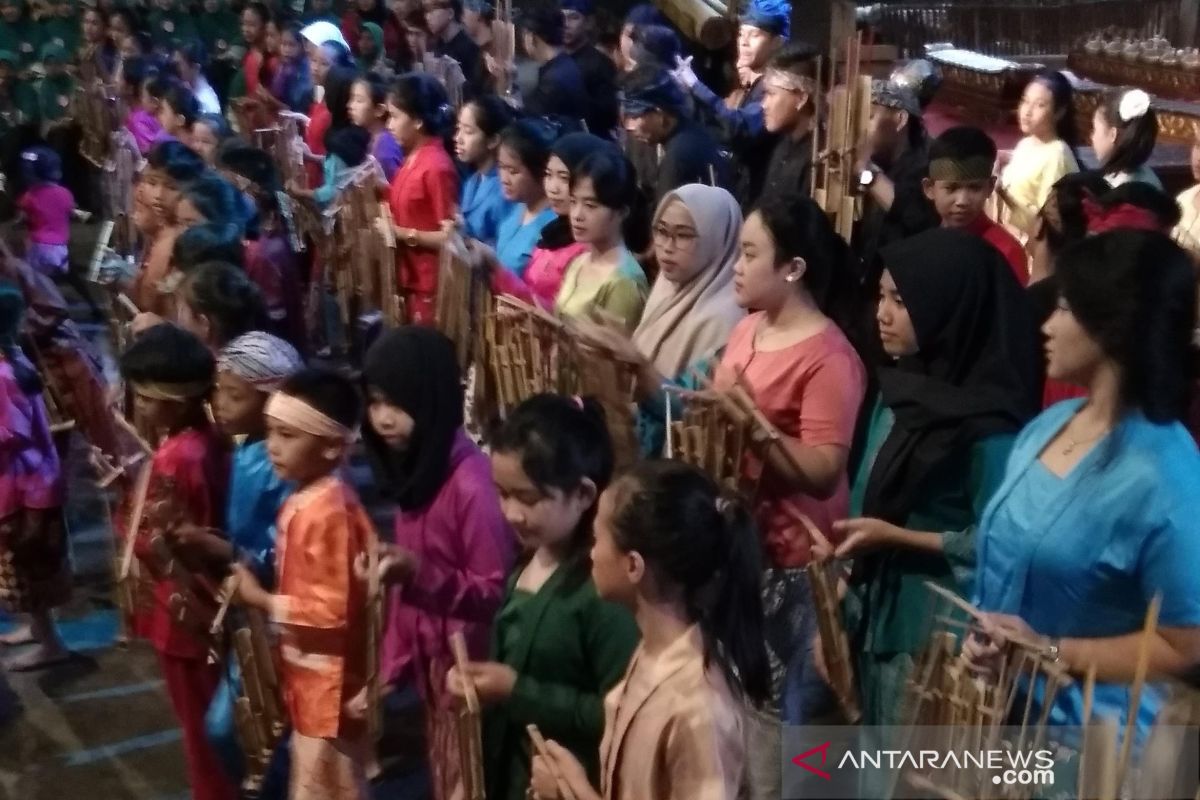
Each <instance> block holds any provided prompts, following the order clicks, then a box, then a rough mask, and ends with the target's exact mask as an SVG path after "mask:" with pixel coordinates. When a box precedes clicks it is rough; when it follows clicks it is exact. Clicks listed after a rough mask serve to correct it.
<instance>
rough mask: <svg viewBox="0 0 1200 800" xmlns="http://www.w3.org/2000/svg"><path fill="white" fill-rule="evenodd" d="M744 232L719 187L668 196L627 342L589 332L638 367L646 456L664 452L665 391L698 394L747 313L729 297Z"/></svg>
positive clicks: (684, 189) (695, 186) (613, 334)
mask: <svg viewBox="0 0 1200 800" xmlns="http://www.w3.org/2000/svg"><path fill="white" fill-rule="evenodd" d="M741 230H742V213H741V210H740V208H739V207H738V203H737V201H736V200H734V198H733V195H731V194H730V193H729V192H727V191H725V190H724V189H721V188H719V187H715V186H706V185H704V184H701V183H692V184H688V185H686V186H681V187H679V188H678V189H676V190H675V191H673V192H669V193H668V194H667V195H666V196H664V197H663V199H662V201H661V202H660V203H659V204H658V209H657V210H656V211H655V213H654V220H653V223H652V227H651V231H652V233H653V237H654V254H655V258H656V259H657V261H658V268H659V272H658V278H657V279H656V280H655V282H654V286H653V288H651V290H650V296H649V298H648V299H647V300H646V307H645V310H644V311H643V312H642V321H641V324H639V325H638V327H637V329H636V330H635V331H634V332H633V339H632V341H629V340H628V339H625V338H624V337H623V336H622V335H621V334H620V333H619V332H617V331H615V330H613V329H611V328H604V329H600V328H599V327H598V326H587V327H588V331H587V332H588V333H591V334H593V338H596V339H599V340H601V343H602V344H604V345H605V346H606V347H608V348H610V349H612V350H614V351H615V352H616V353H618V354H620V355H622V356H625V357H628V358H630V359H632V360H636V361H638V362H640V363H641V364H642V369H641V371H640V375H639V380H638V391H637V395H638V400H639V403H640V407H641V414H640V415H639V417H640V419H639V428H640V431H639V433H640V438H641V441H642V450H643V452H644V453H645V454H646V455H648V456H657V455H660V454H661V451H662V447H663V438H664V434H665V430H664V427H663V426H664V409H663V403H664V398H663V391H662V385H663V384H664V383H674V384H678V385H681V386H685V387H687V388H698V386H697V384H698V383H699V381H698V376H699V375H701V374H707V373H708V372H709V369H708V366H709V365H711V363H712V362H713V359H714V357H716V356H718V355H719V354H720V351H721V350H722V348H724V346H725V343H726V341H728V339H729V332H730V331H731V330H733V326H734V325H736V324H737V322H738V320H740V319H741V318H742V317H743V316H744V315H745V311H743V310H742V309H741V308H739V307H738V304H737V301H736V299H735V298H734V291H733V266H734V264H735V263H736V262H737V259H738V243H739V238H740V234H741Z"/></svg>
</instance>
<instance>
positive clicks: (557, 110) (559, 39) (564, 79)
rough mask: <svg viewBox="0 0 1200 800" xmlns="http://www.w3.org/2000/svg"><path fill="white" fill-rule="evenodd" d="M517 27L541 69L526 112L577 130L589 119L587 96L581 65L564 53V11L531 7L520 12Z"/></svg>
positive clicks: (526, 105) (530, 53)
mask: <svg viewBox="0 0 1200 800" xmlns="http://www.w3.org/2000/svg"><path fill="white" fill-rule="evenodd" d="M517 24H519V25H520V26H521V31H522V34H523V36H524V39H523V42H524V45H525V52H526V54H527V55H528V56H529V57H530V58H531V59H532V60H533V61H534V62H535V63H536V64H537V65H538V78H537V85H536V86H535V87H534V89H533V91H532V92H530V93H529V96H528V97H526V98H525V110H526V111H528V112H529V113H531V114H536V115H538V116H542V117H548V118H550V119H552V120H555V121H558V122H560V123H563V124H565V125H567V126H569V127H574V128H578V127H579V126H581V125H582V124H583V121H584V120H585V119H586V118H587V115H588V94H587V87H585V86H584V83H583V74H582V73H581V72H580V71H579V65H578V64H576V63H575V59H573V58H571V56H569V55H567V54H566V52H564V51H563V14H562V9H561V8H560V7H559V6H558V4H557V3H555V4H553V5H541V6H536V7H532V8H529V9H526V10H523V11H522V12H521V14H520V16H519V18H518V20H517Z"/></svg>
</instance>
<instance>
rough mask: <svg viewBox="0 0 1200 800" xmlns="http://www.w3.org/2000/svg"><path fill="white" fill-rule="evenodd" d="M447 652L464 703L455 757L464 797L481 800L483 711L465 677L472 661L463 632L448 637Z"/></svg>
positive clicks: (460, 716)
mask: <svg viewBox="0 0 1200 800" xmlns="http://www.w3.org/2000/svg"><path fill="white" fill-rule="evenodd" d="M450 649H451V651H453V653H454V664H455V666H457V667H458V673H459V675H460V676H461V678H462V682H463V689H464V690H465V691H464V695H465V702H464V703H463V705H462V708H461V709H460V710H459V712H458V753H459V756H460V758H461V759H462V781H463V796H464V797H465V798H466V800H484V787H485V784H484V778H483V727H482V714H483V708H482V706H481V705H480V704H479V695H478V693H477V692H476V691H475V683H474V681H472V680H471V679H470V677H469V676H468V673H467V665H468V664H469V663H470V661H471V659H470V658H469V657H468V656H467V641H466V639H465V638H463V634H462V631H455V632H454V633H452V634H450Z"/></svg>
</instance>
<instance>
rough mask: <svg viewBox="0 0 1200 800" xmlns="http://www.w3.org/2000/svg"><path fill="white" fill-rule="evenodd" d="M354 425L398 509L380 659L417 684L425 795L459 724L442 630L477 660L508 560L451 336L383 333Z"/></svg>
mask: <svg viewBox="0 0 1200 800" xmlns="http://www.w3.org/2000/svg"><path fill="white" fill-rule="evenodd" d="M363 374H364V377H365V380H366V384H367V396H368V420H369V422H370V424H369V425H368V426H367V427H366V428H365V429H364V431H363V440H364V442H365V443H366V446H367V453H368V455H369V457H370V459H371V463H372V467H373V468H374V470H375V474H376V479H377V480H378V482H379V485H380V488H381V489H382V490H383V492H384V493H385V494H387V495H388V496H389V497H391V498H392V499H393V500H394V501H395V502H396V504H397V505H398V506H399V509H398V510H397V512H396V520H395V537H394V540H393V541H394V543H393V544H390V545H384V546H383V547H382V558H381V562H380V563H381V571H382V573H383V579H384V581H385V582H387V583H390V584H393V585H395V587H396V588H395V590H394V591H392V592H391V594H390V596H389V598H388V612H387V628H386V630H385V631H384V636H383V648H382V652H381V664H380V668H381V669H382V670H383V672H382V676H383V679H384V680H385V681H387V682H389V683H395V682H402V683H405V684H408V685H412V686H415V688H416V689H417V692H418V693H419V694H420V696H421V699H422V701H423V703H424V705H425V734H426V743H427V747H428V753H429V754H430V759H429V767H430V770H431V775H432V778H433V785H434V794H433V796H434V797H435V798H443V797H449V789H450V788H451V787H453V786H454V785H455V783H456V782H457V777H458V765H459V764H460V763H461V762H460V760H459V757H458V739H457V736H458V733H457V728H456V724H455V721H456V717H455V710H454V706H453V705H452V700H451V697H450V695H449V694H448V693H447V692H446V672H447V671H448V670H449V668H450V666H451V665H452V664H453V663H454V659H453V654H452V653H451V652H450V634H451V633H454V632H456V631H462V633H463V635H464V636H465V638H466V641H467V650H468V652H469V655H470V656H471V658H472V660H485V657H486V655H487V651H488V638H489V634H490V627H491V622H492V618H493V617H494V616H495V614H496V611H497V610H498V609H499V607H500V602H501V600H502V599H503V595H504V581H505V579H506V578H507V576H508V570H509V568H510V567H511V565H512V563H513V557H514V539H513V535H512V531H511V530H510V529H509V527H508V524H507V523H506V522H505V521H504V516H503V515H502V513H501V511H500V499H499V497H498V496H497V494H496V487H495V484H494V483H493V482H492V470H491V463H490V462H489V461H488V458H487V456H485V455H484V454H483V453H482V452H481V451H480V450H479V448H478V447H476V446H475V445H474V444H473V443H472V442H471V440H470V439H468V438H467V435H466V433H465V432H464V431H463V429H462V422H463V390H462V382H461V376H460V374H459V369H458V364H457V361H456V358H455V353H454V345H453V344H452V343H451V342H450V340H449V339H447V338H446V337H445V336H443V335H442V334H441V333H438V332H437V331H435V330H433V329H432V328H426V327H420V326H407V327H403V328H398V329H396V330H392V331H388V332H387V333H385V334H383V336H382V337H380V339H379V341H377V342H376V343H375V344H374V345H373V346H372V347H371V349H370V350H368V351H367V356H366V359H365V363H364V366H363Z"/></svg>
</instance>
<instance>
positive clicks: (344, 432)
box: [234, 369, 375, 800]
mask: <svg viewBox="0 0 1200 800" xmlns="http://www.w3.org/2000/svg"><path fill="white" fill-rule="evenodd" d="M265 413H266V418H267V453H268V455H269V457H270V459H271V463H272V464H273V465H274V467H275V471H276V473H277V474H278V475H279V477H280V478H281V479H282V480H285V481H290V482H292V483H294V484H295V486H296V493H295V494H294V495H292V496H291V498H289V499H288V501H287V502H286V503H284V505H283V508H282V509H280V512H279V519H278V529H279V534H278V538H277V540H276V547H275V564H276V576H277V582H276V586H275V593H274V594H272V593H271V592H268V591H267V590H266V589H264V588H263V587H262V585H261V584H260V583H259V581H258V579H257V578H256V577H255V575H254V573H253V572H252V571H251V570H250V568H249V567H247V566H245V565H243V564H237V565H235V566H234V572H235V574H237V575H239V576H240V580H239V583H238V594H239V596H240V598H241V601H242V602H243V603H245V604H246V605H248V606H251V607H254V608H258V609H260V610H262V611H264V612H266V613H267V614H268V615H269V616H270V618H271V621H272V622H274V623H275V624H276V626H277V627H278V629H279V631H280V641H279V643H280V662H281V667H282V668H281V670H280V673H281V679H282V684H283V691H284V703H285V705H286V706H287V711H288V716H289V717H290V719H291V723H292V742H291V781H290V783H291V786H290V790H289V792H288V796H289V797H291V798H317V797H336V798H339V800H358V799H359V798H362V800H365V798H367V797H368V789H367V781H366V771H365V764H366V762H367V759H368V752H369V750H368V748H369V740H368V737H367V730H366V722H365V719H364V718H363V717H362V715H359V714H356V713H353V712H352V711H351V710H350V706H349V703H350V701H351V700H353V699H355V698H357V697H359V696H360V695H361V693H362V691H363V689H364V688H365V686H366V681H367V675H368V672H369V671H370V669H369V666H370V665H368V664H367V614H366V613H365V608H366V605H367V596H366V587H365V584H364V583H363V582H361V581H359V580H358V579H357V578H356V576H355V574H354V561H355V559H356V558H358V556H359V555H360V554H363V553H366V552H368V551H369V550H370V549H372V548H374V546H375V533H374V530H373V528H372V526H371V521H370V519H368V517H367V513H366V511H365V510H364V509H363V507H362V503H361V502H359V499H358V495H357V494H356V493H355V492H354V489H352V488H351V487H350V486H349V485H348V484H346V483H344V482H343V481H342V480H341V478H339V477H338V472H339V469H340V467H341V466H342V463H343V462H344V461H345V457H346V454H347V451H348V450H349V448H350V446H351V445H352V444H353V443H354V441H355V440H356V438H357V436H358V433H357V428H358V425H359V421H360V417H361V413H362V402H361V400H360V398H359V395H358V392H357V390H356V389H355V388H354V385H353V384H352V383H351V382H350V381H349V380H348V379H346V378H344V377H342V376H340V375H338V374H337V373H334V372H330V371H325V370H316V369H305V370H301V371H300V372H297V373H295V374H294V375H292V376H291V377H289V378H288V379H287V380H285V381H283V383H282V385H281V386H280V387H279V390H278V391H276V392H275V393H274V394H273V395H271V399H270V400H269V401H267V406H266V412H265Z"/></svg>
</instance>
